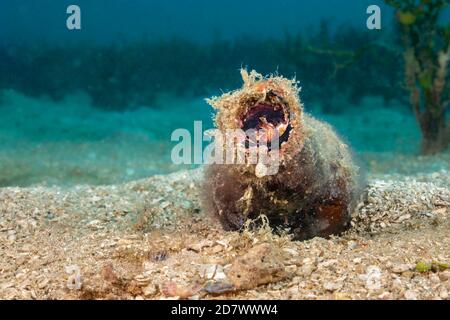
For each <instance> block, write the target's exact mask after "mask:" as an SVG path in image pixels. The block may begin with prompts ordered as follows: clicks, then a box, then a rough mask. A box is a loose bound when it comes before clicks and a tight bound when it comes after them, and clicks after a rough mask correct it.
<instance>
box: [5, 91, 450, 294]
mask: <svg viewBox="0 0 450 320" xmlns="http://www.w3.org/2000/svg"><path fill="white" fill-rule="evenodd" d="M2 99H3V102H2V106H0V108H3V110H2V111H3V115H4V116H3V117H2V118H1V119H2V120H0V121H1V122H2V123H1V124H2V125H1V126H0V141H1V142H2V143H3V145H2V148H1V150H0V159H1V160H2V161H1V162H0V173H1V176H0V182H1V185H2V186H4V187H3V188H0V298H3V299H117V298H120V299H174V298H175V299H176V298H181V299H214V298H225V299H229V298H238V299H449V290H450V269H448V264H449V263H450V220H449V215H450V210H449V206H450V175H449V171H450V154H449V153H445V154H442V155H440V156H435V157H419V156H416V155H415V154H414V153H413V152H411V150H413V149H415V148H417V144H414V143H409V144H408V143H407V141H412V137H415V138H417V132H416V131H415V129H414V128H413V126H409V127H408V126H404V124H405V122H408V121H410V122H411V123H414V121H413V119H411V118H410V117H408V116H406V115H403V114H399V113H398V112H397V113H396V112H395V111H393V110H392V109H389V108H386V109H381V110H377V112H376V114H379V115H380V114H381V116H379V117H377V116H375V115H374V113H373V112H372V113H370V108H369V109H368V110H366V111H359V112H355V114H353V115H346V117H345V119H344V117H342V116H341V117H339V116H329V117H328V119H327V120H329V121H330V122H332V123H333V124H334V125H336V126H337V127H338V129H340V132H342V133H343V134H344V135H346V136H347V137H348V139H349V140H350V141H351V142H352V144H356V146H357V147H358V149H362V151H361V152H360V155H361V156H362V158H363V160H364V163H365V166H366V167H367V170H368V185H367V188H366V197H365V199H364V200H363V201H362V202H361V203H360V205H359V206H358V209H357V211H356V212H355V213H354V216H353V220H352V227H351V228H350V229H349V230H348V231H347V232H346V233H344V234H343V235H340V236H335V237H332V238H330V239H323V238H314V239H311V240H308V241H303V242H296V241H290V240H289V238H288V237H287V236H278V235H274V234H273V233H271V231H270V229H269V228H263V229H260V230H257V231H250V230H246V231H244V232H241V233H239V232H225V231H223V230H222V228H221V227H220V225H219V224H218V223H217V221H216V220H215V219H214V217H211V216H210V215H209V214H208V213H207V212H204V211H202V209H201V206H200V202H199V197H200V191H201V182H202V173H203V171H202V168H197V169H193V170H189V171H186V170H180V171H177V170H179V169H180V168H176V167H173V165H170V164H167V159H165V158H163V157H160V158H153V156H152V155H154V154H155V152H154V149H152V148H154V147H155V146H156V145H158V142H157V141H159V140H158V139H161V137H158V134H160V135H162V133H161V132H159V133H158V130H156V129H155V126H157V125H160V126H161V125H164V123H161V121H165V119H166V118H167V115H166V114H162V113H161V114H160V118H159V120H160V121H159V122H158V121H156V120H155V121H153V122H152V121H149V119H150V118H151V119H155V115H157V114H158V112H162V111H158V110H152V111H145V110H135V111H130V112H129V113H128V114H127V115H125V116H124V115H123V114H118V113H117V114H115V115H114V114H112V115H111V113H106V112H100V111H97V112H96V113H94V114H92V110H90V109H89V108H87V109H86V110H85V112H86V113H85V114H84V115H81V116H80V113H77V114H75V113H74V114H72V115H71V112H72V111H73V110H75V106H78V104H77V103H74V102H65V104H64V103H63V104H58V105H63V106H65V107H66V110H65V115H66V117H63V118H61V117H57V116H54V118H52V117H51V116H46V117H45V116H44V115H42V114H41V113H40V112H41V111H42V102H36V101H34V100H30V99H28V98H25V97H23V96H20V95H17V94H16V93H11V92H9V93H7V94H3V97H2ZM5 100H6V102H5ZM71 104H73V105H74V107H73V109H71V108H70V107H68V106H70V105H71ZM5 105H6V107H5ZM8 105H9V106H14V108H7V106H8ZM23 105H27V108H26V109H25V108H23V109H22V108H21V106H23ZM30 105H31V107H30ZM193 105H195V104H193ZM193 105H192V108H194V106H193ZM45 106H46V107H47V108H50V109H51V108H58V107H57V104H52V103H47V104H46V105H45ZM30 108H31V109H33V108H34V110H35V112H34V113H33V112H30V110H31V109H30ZM77 108H78V109H79V107H77ZM78 109H77V110H78ZM39 110H41V111H39ZM73 112H75V111H73ZM147 112H151V116H152V117H150V118H149V117H146V116H145V115H146V113H147ZM54 114H55V115H56V114H58V113H57V112H55V113H54ZM198 114H199V115H200V114H201V113H200V112H199V113H198ZM18 115H19V116H18ZM387 115H389V116H390V117H388V116H387ZM27 117H28V118H31V120H30V121H27V120H26V119H27ZM348 118H350V120H349V119H348ZM74 119H75V120H74ZM80 119H81V120H80ZM83 119H84V120H83ZM346 119H347V120H346ZM386 119H387V120H386ZM83 121H84V122H83ZM167 121H168V120H167ZM170 121H171V122H170V125H171V126H173V127H176V126H182V125H184V124H186V123H187V122H183V121H181V120H180V122H179V123H177V120H176V117H175V120H173V119H172V120H170ZM345 121H347V122H346V123H349V124H348V125H340V123H341V122H342V123H343V122H345ZM361 121H365V125H360V126H358V125H356V124H357V123H360V122H361ZM90 122H92V123H90ZM123 122H125V123H123ZM30 123H31V124H30ZM80 123H81V125H80ZM400 124H402V126H400ZM119 125H120V128H122V129H121V130H117V132H116V133H115V134H114V135H111V134H110V131H111V128H112V127H115V126H117V127H119ZM17 127H21V130H16V131H14V130H13V128H17ZM364 127H366V128H365V129H364ZM367 127H369V128H371V130H367ZM93 128H95V129H96V130H95V133H96V134H98V136H97V138H96V139H92V135H93V132H94V129H93ZM123 128H125V130H124V129H123ZM147 129H148V130H147ZM150 129H152V130H150ZM71 130H75V131H77V135H78V136H82V131H83V130H86V131H85V134H86V137H89V139H90V140H89V139H82V138H80V140H79V141H77V140H76V139H73V135H71V133H70V132H71ZM80 132H81V133H80ZM108 132H109V133H108ZM146 132H156V134H155V135H156V137H155V138H152V137H149V136H148V135H146V134H148V133H146ZM45 135H48V136H47V137H45ZM102 135H104V136H102ZM123 135H125V136H126V138H125V139H124V138H123ZM39 136H44V137H43V138H39ZM106 136H107V137H108V138H105V137H106ZM380 136H381V137H380ZM30 137H35V138H34V139H35V140H38V141H34V140H33V139H31V138H30ZM376 138H377V139H376ZM39 139H41V140H39ZM402 139H403V140H402ZM49 141H50V142H49ZM136 141H140V142H141V144H139V143H137V142H136ZM131 142H132V143H131ZM390 144H391V146H392V145H399V146H401V148H403V149H402V150H400V151H397V152H393V151H392V150H391V151H390V150H389V147H390ZM130 145H131V146H130ZM361 145H362V146H364V145H367V146H371V147H367V148H363V147H361ZM61 146H63V148H62V147H61ZM161 148H162V149H161V153H163V151H164V150H165V148H166V147H164V146H163V147H161ZM383 148H385V149H386V150H384V149H383ZM133 150H134V151H133ZM150 150H153V152H150ZM30 151H31V152H30ZM146 152H149V156H148V157H145V156H144V155H145V154H146ZM164 165H166V166H167V167H166V168H165V169H162V168H161V166H164ZM88 169H89V170H90V171H89V170H88ZM173 171H175V172H173ZM86 172H89V173H90V174H88V175H87V174H86ZM157 172H161V173H164V174H161V175H153V174H155V173H157ZM169 172H173V173H169ZM144 177H146V178H144ZM61 181H63V182H67V183H61ZM14 184H16V185H18V186H10V185H14ZM261 261H262V262H261ZM77 270H79V272H78V271H77ZM73 284H75V285H73Z"/></svg>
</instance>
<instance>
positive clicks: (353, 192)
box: [204, 70, 362, 239]
mask: <svg viewBox="0 0 450 320" xmlns="http://www.w3.org/2000/svg"><path fill="white" fill-rule="evenodd" d="M241 73H242V78H243V80H244V84H243V86H242V88H241V89H240V90H236V91H232V92H230V93H225V94H223V95H222V96H220V97H214V98H212V99H210V100H209V103H210V104H211V105H212V106H213V107H214V108H215V109H216V110H217V114H216V118H215V123H216V126H217V127H218V129H219V130H220V131H221V132H227V131H228V132H229V131H230V130H243V131H245V133H246V135H242V136H241V139H242V140H240V139H239V138H238V139H237V144H238V148H241V149H242V150H243V151H244V154H245V157H251V152H252V149H254V148H256V147H257V146H256V145H255V144H254V143H253V140H252V138H250V137H249V135H248V132H249V130H258V131H259V130H261V129H262V128H264V130H266V134H265V135H261V134H259V135H257V138H256V140H257V145H258V147H259V148H261V144H262V143H263V141H262V140H263V139H267V140H271V141H273V140H272V139H271V138H270V137H272V136H273V131H279V136H280V138H279V139H278V142H279V145H277V146H274V143H273V142H272V144H271V145H269V142H270V141H266V142H267V146H269V153H270V154H271V155H270V157H271V159H270V160H269V161H273V159H275V158H273V157H272V154H273V153H275V152H276V153H277V157H279V158H278V159H279V167H278V168H277V169H278V170H277V172H272V174H264V172H261V171H263V170H262V169H261V165H262V166H264V165H265V164H264V163H262V162H258V163H257V164H253V163H248V162H247V163H234V164H211V165H209V166H207V169H206V172H205V176H206V178H205V185H204V190H205V191H204V192H205V194H204V206H205V210H206V211H210V212H212V213H214V214H215V215H216V216H217V217H218V219H219V220H220V222H221V223H222V225H223V226H224V228H225V229H226V230H240V229H242V228H243V227H244V225H245V223H246V221H247V220H248V219H250V220H257V218H258V217H260V215H263V216H265V217H267V219H268V222H269V223H270V225H271V226H273V227H275V228H278V229H280V230H282V231H283V230H288V232H290V233H292V234H293V236H294V238H295V239H309V238H312V237H314V236H328V235H331V234H336V233H339V232H341V231H343V230H345V229H346V227H348V226H349V222H350V218H351V213H352V211H353V209H354V207H355V205H356V202H357V200H358V198H359V195H360V191H361V190H362V189H361V186H360V178H359V177H360V176H359V175H358V167H357V166H356V165H355V164H354V162H353V159H352V156H351V154H350V152H349V149H348V146H347V145H346V144H345V143H343V142H342V141H341V140H340V139H339V137H338V136H337V135H336V133H335V132H334V131H333V129H332V128H331V126H329V125H327V124H325V123H322V122H320V121H318V120H315V119H314V118H312V117H311V116H308V115H306V114H305V113H304V111H303V105H302V103H301V102H300V98H299V96H298V94H299V88H298V86H297V83H296V82H295V81H294V80H288V79H286V78H283V77H280V76H270V77H267V78H265V77H263V76H262V75H261V74H258V73H256V72H255V71H252V72H251V73H250V74H248V73H247V71H245V70H242V71H241ZM233 139H234V138H233ZM216 143H219V144H220V143H224V144H226V143H228V142H226V141H224V142H222V141H221V140H219V142H217V140H216ZM238 152H239V150H238ZM259 161H260V160H259Z"/></svg>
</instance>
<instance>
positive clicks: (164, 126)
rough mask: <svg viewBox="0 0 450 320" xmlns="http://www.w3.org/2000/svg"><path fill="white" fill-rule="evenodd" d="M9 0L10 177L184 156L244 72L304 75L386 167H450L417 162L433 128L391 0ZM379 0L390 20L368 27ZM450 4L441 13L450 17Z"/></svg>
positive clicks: (3, 135) (129, 176) (1, 76)
mask: <svg viewBox="0 0 450 320" xmlns="http://www.w3.org/2000/svg"><path fill="white" fill-rule="evenodd" d="M69 4H72V2H68V1H59V2H57V3H56V2H54V1H48V0H43V1H39V2H33V1H20V2H19V1H11V2H8V3H6V2H2V3H0V23H1V28H0V186H29V185H34V184H47V185H53V184H56V185H76V184H96V185H97V184H112V183H121V182H125V181H130V180H134V179H140V178H144V177H147V176H150V175H154V174H165V173H169V172H173V171H176V170H180V169H186V168H192V167H194V166H188V165H185V166H177V165H174V164H173V163H172V161H171V158H170V152H171V149H172V147H173V146H174V145H175V143H174V142H172V141H171V140H170V136H171V133H172V131H173V130H175V129H177V128H186V129H188V130H191V131H192V129H193V122H194V121H202V123H203V128H204V129H208V128H211V127H212V126H213V123H212V120H211V118H212V110H211V108H210V107H209V106H208V105H207V103H206V102H205V100H204V99H205V98H206V97H210V96H211V95H216V94H221V93H222V92H226V91H228V90H232V89H237V88H238V87H239V86H240V85H241V80H240V78H239V72H238V69H239V68H240V67H248V68H250V69H251V68H255V69H256V70H257V71H259V72H261V73H271V72H278V73H279V74H281V75H284V76H286V77H296V78H297V79H298V80H299V81H300V85H301V86H302V100H303V101H304V103H305V109H306V111H307V112H309V113H311V114H312V115H314V116H316V117H318V118H320V119H322V120H324V121H327V122H329V123H331V124H332V125H333V126H334V127H335V128H336V130H337V131H338V133H339V134H340V135H341V136H342V137H343V138H344V139H345V140H346V141H348V142H349V144H350V145H351V146H352V148H353V149H354V151H355V152H356V154H357V155H358V156H359V157H360V158H361V159H362V162H363V163H364V166H366V167H367V168H368V170H369V171H371V172H375V173H395V172H401V173H407V174H410V173H413V172H422V171H423V172H429V171H436V170H442V169H444V170H449V166H450V165H449V163H448V159H449V157H448V152H447V153H444V156H440V157H430V158H426V159H425V160H424V159H423V158H422V159H421V160H420V161H419V160H418V161H419V162H418V163H419V164H418V165H413V166H410V167H409V166H406V165H404V163H401V160H399V159H408V162H411V161H412V162H414V161H415V160H414V159H418V158H417V156H418V154H419V150H420V140H421V134H420V130H419V128H418V125H417V123H416V120H415V118H414V116H413V114H412V112H411V110H410V106H409V102H408V93H407V92H406V91H405V90H404V86H403V74H404V72H403V59H402V54H403V52H402V48H401V46H400V45H399V40H398V39H399V34H398V32H397V31H396V29H395V28H394V27H393V10H392V9H391V8H389V7H388V6H386V5H384V4H383V2H382V1H360V0H352V1H345V2H344V1H337V0H328V1H323V2H320V4H319V3H311V2H308V3H306V2H300V1H294V0H286V1H280V2H279V3H278V2H277V3H275V2H273V1H248V2H245V3H242V2H241V1H237V0H233V1H227V2H226V3H225V2H219V1H217V2H211V1H204V0H198V1H176V0H171V1H156V0H155V1H150V2H148V1H142V0H139V1H133V2H129V1H120V0H117V1H104V0H98V1H86V0H83V1H77V4H78V5H79V6H80V8H81V12H82V18H81V19H82V20H81V23H82V28H81V30H72V31H69V30H67V28H66V26H65V22H66V18H67V16H68V15H67V14H66V8H67V6H68V5H69ZM369 4H378V5H379V6H380V8H381V10H382V26H383V27H382V29H381V30H375V31H374V30H368V29H367V28H366V24H365V22H366V19H367V14H366V12H365V11H366V8H367V6H368V5H369ZM449 17H450V15H449V10H446V11H445V12H444V13H443V15H442V17H441V24H448V22H449Z"/></svg>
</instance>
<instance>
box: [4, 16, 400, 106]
mask: <svg viewBox="0 0 450 320" xmlns="http://www.w3.org/2000/svg"><path fill="white" fill-rule="evenodd" d="M377 37H378V36H377V34H376V33H371V32H369V31H368V30H364V29H361V28H356V27H353V26H345V25H344V26H342V27H341V28H339V29H337V30H335V31H331V30H330V26H329V23H328V22H326V21H323V22H322V23H321V25H320V27H319V28H317V29H312V30H311V31H310V32H308V33H306V32H305V33H297V34H292V33H286V34H285V35H284V36H281V37H279V38H268V39H256V38H251V37H241V38H238V39H235V40H222V39H220V38H219V37H218V38H217V39H215V40H214V41H212V42H211V43H197V42H193V41H189V40H185V39H181V38H171V39H161V40H154V39H153V40H149V39H143V40H141V41H137V42H128V43H120V44H111V45H95V44H90V45H87V44H78V45H72V46H57V45H49V44H35V45H9V46H8V45H3V46H1V45H0V70H2V72H0V88H6V89H15V90H17V91H20V92H22V93H25V94H26V95H29V96H35V97H39V96H49V97H51V98H53V99H55V100H60V99H62V98H63V97H64V96H65V95H67V94H71V93H73V92H74V91H84V92H86V93H88V94H89V95H90V96H91V98H92V100H93V103H94V104H95V105H97V106H99V107H102V108H107V109H126V108H132V107H138V106H143V105H146V106H152V105H153V102H154V101H155V99H157V98H158V95H159V94H161V93H163V94H169V95H175V96H182V97H200V96H202V97H203V96H207V95H211V94H217V93H219V92H218V90H224V91H226V90H229V89H231V88H235V87H237V86H238V85H239V83H240V79H239V77H238V76H237V75H236V74H237V73H236V72H235V71H236V70H238V69H239V68H241V67H243V66H248V67H249V68H255V69H258V70H260V71H261V72H263V73H270V72H273V71H274V70H278V71H279V72H280V73H283V74H284V75H286V76H289V77H293V76H296V77H297V79H299V80H300V81H301V85H302V86H303V88H304V89H305V90H304V92H305V95H304V100H305V101H308V102H310V101H312V100H314V101H317V102H319V104H320V106H321V108H322V109H323V111H324V112H328V113H339V112H340V111H341V110H342V108H344V106H343V104H344V103H343V102H346V101H348V100H350V102H351V103H353V104H357V103H359V102H360V100H361V98H363V97H365V96H369V95H372V96H373V95H379V96H382V97H383V98H384V99H385V100H386V101H387V102H389V101H390V100H392V99H403V96H402V94H400V93H401V90H400V84H401V80H402V72H401V70H400V69H399V68H397V67H396V66H397V65H398V62H399V61H400V60H401V52H400V51H395V50H393V49H391V48H390V47H389V46H381V45H375V42H376V40H377ZM350 79H351V80H350Z"/></svg>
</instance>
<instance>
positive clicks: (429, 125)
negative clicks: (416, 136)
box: [385, 0, 450, 154]
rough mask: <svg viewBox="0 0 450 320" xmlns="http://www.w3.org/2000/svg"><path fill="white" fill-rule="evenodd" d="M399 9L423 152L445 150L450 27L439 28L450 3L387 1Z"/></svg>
mask: <svg viewBox="0 0 450 320" xmlns="http://www.w3.org/2000/svg"><path fill="white" fill-rule="evenodd" d="M385 1H386V3H388V4H390V5H392V6H393V7H395V8H396V17H397V20H398V24H399V27H400V30H401V36H402V40H403V46H404V60H405V82H406V87H407V90H408V91H409V93H410V103H411V105H412V108H413V111H414V114H415V116H416V119H417V121H418V123H419V125H420V129H421V131H422V136H423V140H422V153H423V154H434V153H438V152H441V151H443V150H445V149H446V148H447V147H448V145H449V142H450V120H447V119H446V110H447V107H448V104H449V99H450V81H449V74H448V62H449V60H450V24H448V23H447V24H445V25H443V26H440V25H438V18H439V15H440V13H441V12H442V11H443V10H444V8H445V7H446V6H448V4H449V1H448V0H421V1H416V0H401V1H400V0H385Z"/></svg>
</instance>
